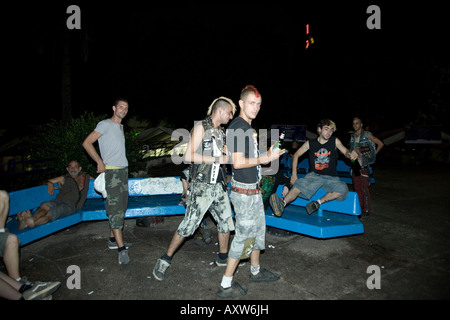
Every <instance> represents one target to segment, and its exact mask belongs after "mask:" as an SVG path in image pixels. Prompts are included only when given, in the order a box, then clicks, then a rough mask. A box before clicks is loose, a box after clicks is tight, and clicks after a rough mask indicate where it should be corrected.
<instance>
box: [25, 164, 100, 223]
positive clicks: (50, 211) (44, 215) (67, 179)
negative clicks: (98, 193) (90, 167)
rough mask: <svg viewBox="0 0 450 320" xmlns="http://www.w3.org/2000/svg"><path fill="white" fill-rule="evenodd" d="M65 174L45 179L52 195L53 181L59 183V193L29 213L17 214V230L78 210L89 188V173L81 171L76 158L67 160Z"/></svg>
mask: <svg viewBox="0 0 450 320" xmlns="http://www.w3.org/2000/svg"><path fill="white" fill-rule="evenodd" d="M66 169H67V172H68V173H67V174H65V175H63V176H59V177H56V178H53V179H49V180H48V181H47V188H48V193H49V194H50V195H53V193H54V191H55V186H54V183H56V184H58V185H59V193H58V194H57V195H56V198H55V199H52V200H50V201H47V202H44V203H42V204H41V206H40V207H39V208H38V209H37V210H36V212H35V213H34V214H33V215H31V212H30V210H26V211H22V212H19V213H18V214H17V220H19V227H18V229H19V230H22V229H24V228H26V227H29V228H34V227H35V226H37V225H41V224H44V223H47V222H49V221H50V220H54V219H57V218H59V217H63V216H68V215H71V214H73V213H75V212H76V211H77V210H80V209H81V208H82V207H83V205H84V202H85V201H86V196H87V192H88V189H89V180H90V179H92V178H91V177H90V176H89V174H87V173H86V172H83V171H81V169H82V168H81V166H80V164H79V163H78V161H76V160H72V161H70V162H69V164H68V166H67V168H66Z"/></svg>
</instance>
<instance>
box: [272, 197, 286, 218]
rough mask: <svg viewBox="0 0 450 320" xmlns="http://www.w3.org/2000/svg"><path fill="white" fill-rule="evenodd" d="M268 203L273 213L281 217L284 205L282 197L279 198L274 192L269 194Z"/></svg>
mask: <svg viewBox="0 0 450 320" xmlns="http://www.w3.org/2000/svg"><path fill="white" fill-rule="evenodd" d="M269 203H270V206H271V207H272V210H273V213H274V214H275V215H276V216H277V217H281V216H282V214H283V211H284V207H285V206H286V204H285V203H284V199H281V198H280V197H279V196H278V195H277V194H276V193H274V194H272V195H271V196H270V198H269Z"/></svg>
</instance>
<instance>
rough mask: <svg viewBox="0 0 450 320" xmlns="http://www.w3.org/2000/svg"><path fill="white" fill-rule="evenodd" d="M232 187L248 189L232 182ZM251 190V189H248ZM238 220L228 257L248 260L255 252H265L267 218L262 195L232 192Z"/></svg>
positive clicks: (231, 197)
mask: <svg viewBox="0 0 450 320" xmlns="http://www.w3.org/2000/svg"><path fill="white" fill-rule="evenodd" d="M231 185H232V186H236V187H238V188H246V186H245V185H244V184H242V183H239V182H234V181H232V183H231ZM246 189H250V188H246ZM230 199H231V202H232V203H233V207H234V212H235V218H236V234H235V236H234V238H233V242H232V243H231V246H230V251H229V253H228V256H229V257H230V258H233V259H237V260H239V259H246V258H248V257H249V256H250V254H251V253H252V251H254V250H264V249H265V245H266V243H265V242H266V216H265V213H264V204H263V200H262V195H261V193H258V194H255V195H250V196H249V195H246V194H240V193H237V192H231V195H230Z"/></svg>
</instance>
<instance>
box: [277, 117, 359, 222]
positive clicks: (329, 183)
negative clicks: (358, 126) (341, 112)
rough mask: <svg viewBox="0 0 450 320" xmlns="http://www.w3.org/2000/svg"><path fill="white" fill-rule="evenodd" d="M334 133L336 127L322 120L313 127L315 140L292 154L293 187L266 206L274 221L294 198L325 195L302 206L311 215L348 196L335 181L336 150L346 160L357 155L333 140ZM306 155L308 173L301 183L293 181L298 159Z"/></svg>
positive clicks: (344, 186) (295, 178)
mask: <svg viewBox="0 0 450 320" xmlns="http://www.w3.org/2000/svg"><path fill="white" fill-rule="evenodd" d="M335 131H336V124H335V123H334V122H333V121H331V120H330V119H322V120H321V121H320V122H319V124H318V125H317V133H318V134H319V137H318V138H314V139H309V140H307V141H306V142H305V143H304V144H303V145H302V146H301V147H300V148H299V149H298V150H297V151H296V152H295V154H294V157H293V159H292V176H291V185H292V186H293V187H292V188H291V189H290V191H289V192H288V194H287V195H286V196H285V197H284V199H282V198H280V197H279V196H278V195H277V194H276V193H273V194H272V195H271V196H270V200H269V202H270V206H271V207H272V210H273V212H274V214H275V215H276V216H277V217H281V215H282V214H283V211H284V208H285V206H286V205H287V204H289V203H291V202H292V201H294V200H295V199H297V197H302V198H305V199H306V200H309V199H310V198H311V197H312V196H313V195H314V194H315V193H316V192H317V190H319V189H320V188H322V189H323V190H325V192H326V194H325V195H324V196H323V197H322V198H321V199H319V200H317V201H311V202H310V203H308V204H307V205H306V212H307V213H308V214H312V213H313V212H315V211H316V210H318V209H319V206H320V204H322V203H325V202H328V201H332V200H336V199H337V200H338V201H342V200H345V198H346V197H347V195H348V187H347V184H346V183H345V182H342V181H340V180H339V177H338V174H337V171H336V164H337V159H338V153H337V150H336V149H339V151H341V152H342V153H343V154H344V155H345V156H346V157H347V158H349V159H352V160H354V159H357V158H358V154H357V153H356V152H355V151H353V152H350V151H349V150H348V149H347V148H346V147H344V145H343V144H342V142H341V141H340V140H339V139H338V138H336V137H333V136H332V135H333V133H334V132H335ZM307 151H309V153H308V154H309V161H310V168H311V171H310V172H309V173H308V174H307V175H306V176H305V177H304V178H301V179H298V178H297V165H298V159H299V158H300V157H301V156H302V155H303V154H304V153H306V152H307Z"/></svg>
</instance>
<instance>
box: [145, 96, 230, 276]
mask: <svg viewBox="0 0 450 320" xmlns="http://www.w3.org/2000/svg"><path fill="white" fill-rule="evenodd" d="M235 112H236V106H235V104H234V103H233V101H232V100H231V99H229V98H225V97H220V98H217V99H215V100H214V101H213V103H212V104H211V105H210V107H209V108H208V112H207V117H206V119H205V120H203V121H199V122H197V123H195V125H194V128H193V130H192V132H191V136H190V140H189V143H188V145H187V149H186V154H185V156H184V157H185V161H186V162H189V163H192V165H191V170H190V181H191V182H190V183H189V187H188V194H187V200H186V215H185V217H184V219H183V221H181V223H180V225H179V226H178V229H177V231H175V233H174V235H173V237H172V241H171V242H170V245H169V248H168V250H167V252H166V253H165V254H164V255H163V256H162V257H161V258H160V259H158V260H157V262H156V265H155V267H154V269H153V275H154V277H155V278H156V279H157V280H159V281H162V280H163V279H164V277H165V273H166V270H167V268H168V267H169V266H170V265H171V261H172V257H173V255H174V254H175V252H176V250H177V249H178V248H179V247H180V246H181V244H182V243H183V242H184V240H185V239H186V238H187V237H189V236H191V235H192V234H194V232H195V230H196V229H197V228H198V226H199V225H200V222H201V221H202V219H203V216H204V215H205V213H206V212H207V211H208V210H209V212H211V214H212V216H213V218H214V219H215V220H216V222H217V231H218V238H219V254H218V255H217V258H216V264H217V265H219V266H223V265H226V263H227V258H228V243H229V238H230V231H233V230H234V223H233V218H232V215H231V205H230V200H229V198H228V193H227V185H226V184H227V182H226V174H225V170H226V169H225V167H224V166H223V164H226V163H227V162H228V152H227V147H226V145H225V131H224V129H223V127H222V126H221V125H225V124H227V123H228V122H229V121H230V120H231V119H232V118H233V115H234V113H235Z"/></svg>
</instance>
